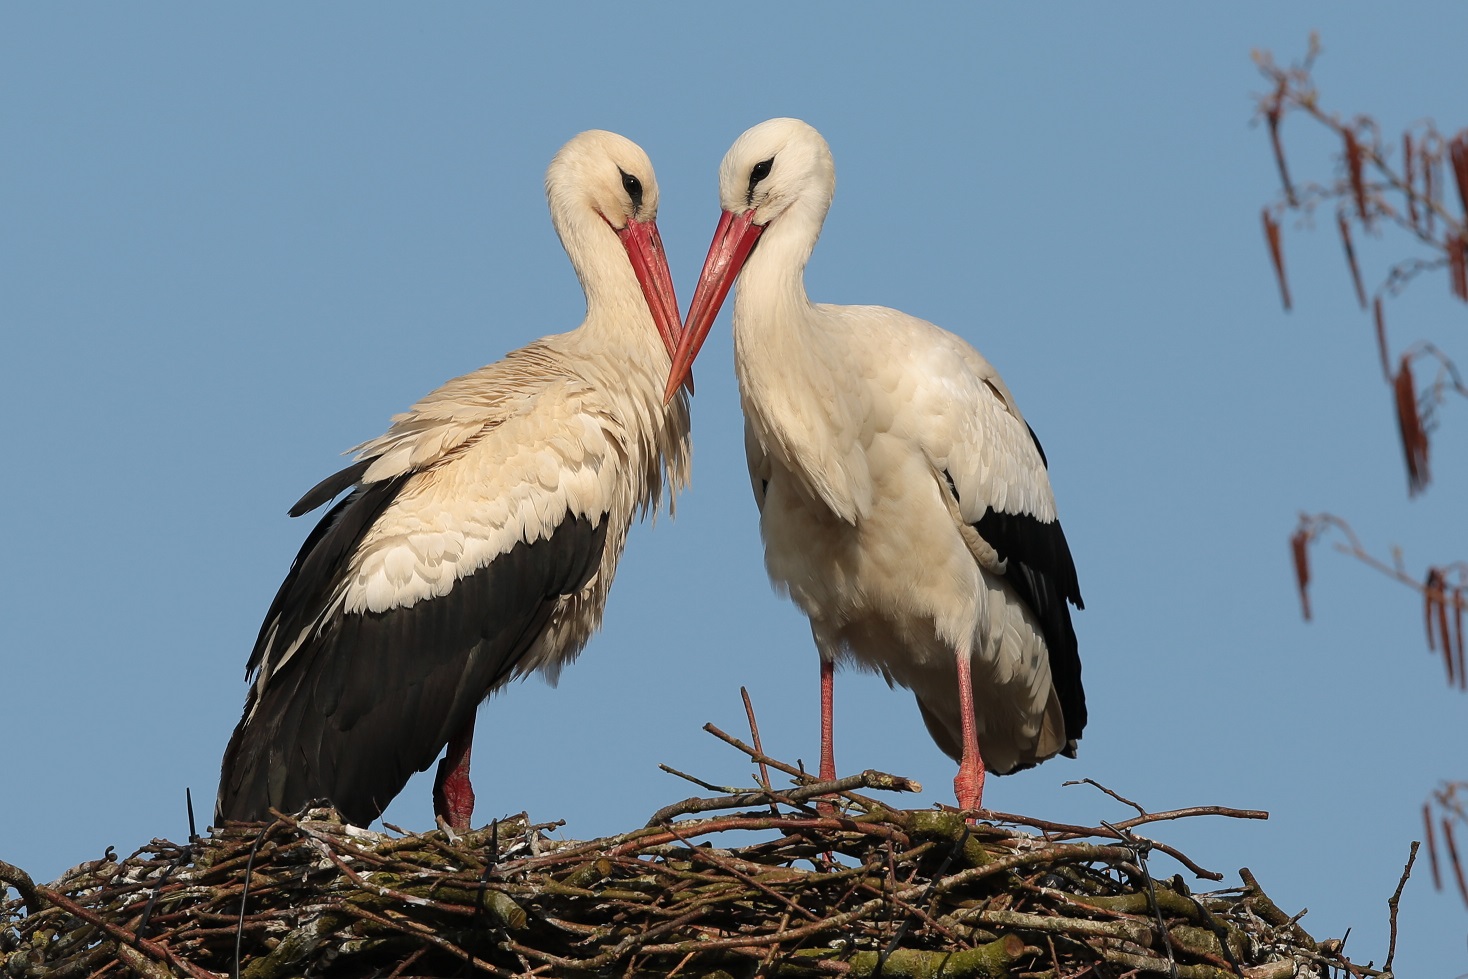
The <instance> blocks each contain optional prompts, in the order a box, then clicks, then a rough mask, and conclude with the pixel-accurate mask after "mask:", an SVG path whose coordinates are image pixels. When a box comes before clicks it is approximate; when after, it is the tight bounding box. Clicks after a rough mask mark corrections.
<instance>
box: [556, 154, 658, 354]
mask: <svg viewBox="0 0 1468 979" xmlns="http://www.w3.org/2000/svg"><path fill="white" fill-rule="evenodd" d="M545 196H546V200H547V201H548V202H549V203H550V212H551V222H552V223H553V224H554V225H555V228H556V234H557V235H559V236H560V239H561V244H562V245H563V246H564V247H565V249H566V254H567V255H568V256H569V257H570V259H571V264H572V265H573V266H574V267H575V268H576V276H577V278H579V279H580V280H581V285H582V288H584V289H585V290H586V296H587V302H588V304H589V305H590V304H593V303H595V301H596V299H597V293H598V291H599V290H600V289H602V288H604V287H603V286H602V285H601V283H602V282H603V281H605V280H606V279H607V278H608V276H609V274H610V275H616V274H621V275H625V274H626V273H625V271H620V270H622V269H625V266H623V265H621V262H622V257H621V252H625V253H626V258H627V261H629V262H630V263H631V266H632V272H633V274H634V275H635V276H636V277H637V284H638V286H639V287H641V289H642V296H643V299H644V300H645V301H646V303H647V308H648V312H650V313H651V314H652V319H653V322H654V323H655V324H656V325H657V329H658V333H659V335H660V336H661V337H662V340H663V345H664V346H665V347H666V348H667V350H668V353H669V355H670V356H671V355H672V353H673V350H674V348H675V347H676V346H677V343H678V337H679V334H680V333H681V332H682V331H681V329H680V320H679V316H678V299H677V296H676V295H675V294H674V292H673V276H672V274H671V273H670V272H669V271H668V258H667V255H666V254H665V253H664V252H663V239H662V237H661V236H660V235H659V234H658V225H657V214H658V181H657V177H656V176H655V175H654V174H653V171H652V161H651V160H649V159H648V158H647V154H646V153H644V152H643V150H642V147H640V146H638V145H637V144H636V143H634V142H632V140H630V139H628V138H627V137H625V136H618V135H617V134H616V133H609V132H606V131H604V130H600V129H593V130H589V131H588V132H584V133H581V134H579V135H577V136H575V137H573V138H572V139H571V141H570V142H568V143H567V144H566V145H565V146H562V147H561V149H560V151H559V152H557V153H556V155H555V158H554V159H553V160H551V163H550V167H549V168H548V169H547V170H546V172H545ZM612 235H615V236H616V238H617V239H618V240H620V242H621V249H617V248H614V247H607V245H609V244H610V242H611V240H612Z"/></svg>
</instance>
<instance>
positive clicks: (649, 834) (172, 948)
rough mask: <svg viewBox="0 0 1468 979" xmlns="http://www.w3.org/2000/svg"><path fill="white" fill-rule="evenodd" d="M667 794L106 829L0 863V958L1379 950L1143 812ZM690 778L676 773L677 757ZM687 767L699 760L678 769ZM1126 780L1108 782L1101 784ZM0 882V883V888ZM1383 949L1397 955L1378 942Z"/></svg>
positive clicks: (1197, 967) (198, 967)
mask: <svg viewBox="0 0 1468 979" xmlns="http://www.w3.org/2000/svg"><path fill="white" fill-rule="evenodd" d="M714 730H715V732H716V734H717V735H718V736H719V737H722V738H723V739H724V740H726V741H728V742H729V743H730V744H733V745H735V746H736V747H739V748H741V749H742V750H744V751H746V752H747V753H748V754H749V755H750V757H751V758H752V759H753V760H755V761H756V762H758V763H760V765H761V771H762V773H767V771H768V768H776V769H779V770H781V771H786V772H788V773H790V774H791V775H793V776H794V777H795V781H796V783H797V784H796V786H795V787H794V788H791V789H787V790H784V791H776V790H772V789H771V788H770V787H769V786H770V781H769V778H768V775H767V774H763V777H762V778H761V779H760V781H761V785H760V786H758V787H755V788H751V789H746V790H728V791H725V790H724V787H720V786H710V785H707V783H703V782H699V784H700V785H704V786H705V787H706V788H708V789H710V790H713V791H717V792H721V793H722V794H720V795H717V796H711V797H697V798H692V799H688V800H685V801H684V802H681V803H678V804H676V805H672V806H668V807H667V808H665V809H663V810H661V811H659V812H658V813H656V814H655V815H654V816H653V818H652V819H651V820H650V821H649V823H648V824H647V825H646V826H644V827H641V828H639V829H636V830H633V831H631V832H627V833H623V834H621V835H617V836H611V837H607V838H604V839H599V840H592V841H586V842H576V841H566V840H557V839H552V838H551V837H550V836H548V832H549V831H550V830H552V829H554V828H555V827H556V826H558V825H560V824H558V823H555V824H546V823H540V824H537V823H535V822H534V821H532V820H531V819H530V818H529V817H527V816H526V815H523V814H522V815H519V816H515V817H511V818H508V819H503V820H499V821H497V822H496V823H494V824H492V825H490V826H488V827H485V828H484V829H480V830H475V831H472V832H469V833H466V834H463V835H459V836H453V835H451V834H448V833H445V832H443V831H441V830H435V831H432V832H428V833H422V834H405V833H401V831H398V830H396V829H395V828H391V827H390V829H392V830H393V831H392V832H391V833H383V834H379V833H371V832H367V831H364V830H360V829H356V828H353V827H349V826H347V825H345V824H344V823H343V822H342V821H341V820H340V819H339V818H338V817H337V816H336V815H335V814H334V813H333V812H332V811H330V810H309V811H307V812H305V813H303V814H299V815H286V814H279V815H278V816H277V818H275V819H274V821H272V822H270V823H253V824H248V823H232V824H228V825H226V826H224V827H221V828H217V829H215V830H214V832H213V834H212V835H210V836H208V837H200V838H196V839H194V840H193V841H191V842H190V843H187V844H175V843H169V842H166V841H162V840H155V841H153V842H152V843H151V844H149V845H148V846H145V847H143V848H142V849H141V850H139V851H138V852H137V853H135V854H133V855H132V856H131V857H128V858H126V859H123V860H119V859H117V857H116V856H115V855H114V854H113V853H112V852H111V851H110V850H109V851H108V853H107V854H106V855H105V856H104V857H103V858H102V859H100V860H95V861H92V862H89V863H85V864H82V865H81V866H79V867H77V868H75V869H74V870H72V871H70V872H68V873H67V874H66V875H64V876H63V877H62V878H61V879H60V880H59V881H57V882H56V883H54V884H51V885H49V886H45V885H36V884H33V883H32V882H31V881H30V879H29V878H27V877H26V876H25V875H24V874H23V873H20V872H19V871H17V870H16V869H15V868H12V867H9V866H8V865H3V864H0V878H3V879H4V880H5V882H6V883H8V884H9V885H10V886H11V887H13V888H15V890H16V891H17V892H18V893H19V894H20V897H19V898H18V899H15V900H11V901H8V902H5V903H0V975H5V976H10V977H14V979H22V977H32V976H34V977H43V976H44V977H46V979H67V977H76V979H82V977H98V979H100V977H104V976H126V975H141V976H148V977H165V976H180V975H182V976H193V977H200V979H202V977H217V976H231V977H233V976H238V977H240V979H275V977H283V976H313V977H322V979H330V977H337V976H341V977H347V976H350V977H368V976H373V977H382V979H396V977H405V976H444V977H449V976H477V975H491V976H503V977H510V976H527V975H549V976H566V977H578V976H605V975H620V976H627V977H640V976H683V977H689V979H697V977H713V976H728V977H735V976H753V975H764V976H875V975H885V976H954V977H957V976H989V977H1016V979H1018V977H1036V979H1038V977H1051V979H1059V977H1077V976H1083V975H1094V976H1098V977H1122V976H1127V975H1132V974H1137V973H1155V974H1160V975H1172V976H1178V977H1182V979H1227V977H1230V976H1233V977H1244V979H1275V977H1281V979H1282V977H1287V976H1301V977H1303V976H1319V977H1329V976H1331V975H1332V974H1333V971H1334V970H1340V972H1341V973H1342V974H1350V975H1355V976H1374V975H1383V974H1386V973H1384V972H1378V971H1377V970H1372V969H1366V968H1362V967H1360V966H1356V965H1353V964H1351V963H1350V962H1349V961H1347V960H1346V959H1345V958H1344V956H1343V954H1342V951H1341V943H1340V942H1337V941H1325V942H1317V941H1315V940H1314V939H1312V938H1311V937H1310V936H1309V935H1308V934H1307V933H1306V932H1305V931H1304V930H1303V929H1302V928H1301V927H1300V925H1299V924H1298V922H1297V921H1296V920H1294V919H1293V918H1291V917H1290V916H1289V915H1287V914H1285V913H1284V912H1283V911H1281V910H1280V909H1279V908H1278V907H1276V906H1275V905H1274V903H1273V902H1271V901H1270V900H1269V898H1268V897H1267V896H1265V894H1264V892H1263V891H1262V890H1261V889H1260V887H1259V885H1258V883H1257V882H1256V881H1255V879H1254V878H1253V876H1252V875H1251V874H1249V872H1248V871H1247V870H1245V871H1243V872H1242V886H1241V887H1235V888H1231V889H1228V890H1222V891H1214V892H1211V893H1194V892H1192V891H1191V890H1190V889H1189V888H1188V886H1187V885H1186V884H1185V883H1184V882H1183V880H1182V878H1181V876H1180V875H1179V876H1174V877H1172V878H1170V879H1161V878H1158V877H1154V876H1153V875H1152V873H1151V872H1149V869H1148V857H1149V854H1150V853H1152V852H1155V851H1161V852H1167V853H1169V854H1170V855H1171V856H1173V857H1175V858H1176V859H1178V860H1180V861H1181V862H1182V863H1183V864H1184V866H1187V867H1188V868H1189V869H1190V870H1192V872H1193V873H1195V874H1199V875H1201V876H1204V877H1208V878H1214V879H1221V877H1220V875H1217V874H1213V873H1211V872H1209V871H1206V870H1203V869H1202V868H1200V867H1197V865H1195V864H1193V862H1192V861H1191V860H1190V859H1188V858H1187V857H1186V856H1185V855H1183V854H1181V853H1178V852H1177V851H1176V850H1173V849H1171V848H1169V847H1167V846H1165V845H1164V844H1161V843H1157V842H1155V841H1151V840H1148V839H1145V838H1143V837H1142V836H1139V835H1137V834H1136V833H1135V832H1134V830H1135V829H1136V828H1137V827H1138V826H1140V825H1142V824H1145V823H1152V822H1156V821H1158V820H1163V819H1173V818H1192V817H1195V816H1198V815H1205V814H1209V815H1224V816H1259V815H1262V814H1258V813H1248V812H1236V811H1232V810H1222V809H1217V808H1212V807H1210V808H1206V809H1197V810H1180V811H1175V812H1171V813H1155V814H1146V813H1143V814H1141V815H1139V816H1138V817H1136V818H1133V819H1130V820H1127V821H1125V822H1122V823H1117V824H1105V825H1103V826H1100V827H1078V826H1064V825H1058V824H1054V823H1049V822H1045V821H1042V820H1034V819H1027V818H1023V817H1019V816H1011V815H1005V814H997V813H987V814H985V816H986V817H987V818H986V819H985V820H984V821H982V822H977V823H974V822H969V821H966V820H965V819H964V818H963V817H962V816H961V815H960V814H958V813H956V812H952V811H944V810H901V809H897V808H893V807H889V806H887V805H884V804H882V803H881V802H878V801H876V800H875V799H872V798H870V797H868V796H866V795H863V794H861V791H860V790H873V789H881V790H897V791H901V790H912V789H915V788H916V786H915V785H913V783H911V782H909V781H908V780H906V779H902V778H898V777H896V776H891V775H886V774H882V773H879V772H872V771H868V772H863V773H862V774H860V775H855V776H851V777H848V778H843V779H840V780H837V781H835V782H817V781H816V780H814V779H812V778H811V777H810V776H807V775H804V773H802V772H800V771H799V770H798V769H795V768H791V767H790V766H786V765H782V764H780V763H779V762H776V761H774V760H773V759H770V758H767V757H765V756H764V755H763V754H762V753H760V752H759V751H758V750H757V748H755V747H750V746H746V745H744V744H742V743H741V742H740V741H738V740H737V739H735V738H732V737H729V736H728V735H725V734H723V733H722V732H717V730H716V729H714ZM685 777H686V776H685ZM694 781H698V780H696V779H695V780H694ZM1118 798H1119V797H1118ZM3 896H4V894H3V892H0V897H3ZM1388 968H1389V966H1388Z"/></svg>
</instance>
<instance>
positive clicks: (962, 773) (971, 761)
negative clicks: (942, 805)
mask: <svg viewBox="0 0 1468 979" xmlns="http://www.w3.org/2000/svg"><path fill="white" fill-rule="evenodd" d="M966 647H967V644H964V645H963V646H960V647H959V648H958V655H957V659H958V710H959V714H960V715H961V716H962V718H963V759H962V760H961V761H960V762H959V763H958V774H957V775H955V776H954V777H953V791H954V794H956V795H957V796H958V807H959V808H960V809H980V808H982V806H981V801H982V800H983V798H984V759H983V756H981V755H980V754H979V730H978V722H977V721H976V720H975V719H974V681H973V673H972V668H971V666H970V665H969V651H968V649H967V648H966Z"/></svg>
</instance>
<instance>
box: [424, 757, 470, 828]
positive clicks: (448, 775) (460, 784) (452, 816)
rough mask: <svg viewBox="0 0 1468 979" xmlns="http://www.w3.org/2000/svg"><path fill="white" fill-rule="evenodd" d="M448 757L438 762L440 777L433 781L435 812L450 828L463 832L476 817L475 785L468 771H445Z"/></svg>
mask: <svg viewBox="0 0 1468 979" xmlns="http://www.w3.org/2000/svg"><path fill="white" fill-rule="evenodd" d="M447 761H448V759H444V761H441V762H439V763H438V778H436V779H435V780H434V782H433V814H434V815H435V816H438V817H439V818H441V819H442V820H443V821H444V823H445V824H447V826H448V827H449V829H451V830H453V831H454V832H455V833H462V832H464V831H466V830H467V829H468V828H469V820H470V819H472V818H473V817H474V786H473V785H470V784H469V773H468V772H467V771H447V772H446V771H445V770H444V769H445V768H446V767H447V765H446V763H447Z"/></svg>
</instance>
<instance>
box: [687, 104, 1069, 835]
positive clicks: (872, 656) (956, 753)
mask: <svg viewBox="0 0 1468 979" xmlns="http://www.w3.org/2000/svg"><path fill="white" fill-rule="evenodd" d="M834 192H835V167H834V164H833V162H832V159H831V154H830V150H829V148H828V147H827V145H826V142H825V140H824V139H822V138H821V136H820V134H819V133H817V132H816V131H815V130H814V129H812V128H811V127H810V126H808V125H806V124H805V123H803V122H800V121H799V120H795V119H772V120H770V121H768V122H765V123H762V124H760V125H758V126H756V127H754V128H753V129H751V130H749V131H748V132H746V133H745V134H744V135H742V136H741V137H739V139H738V140H737V141H735V143H734V145H733V147H732V148H731V149H730V150H729V153H728V155H726V156H725V157H724V161H723V163H722V165H721V166H720V171H719V194H720V202H721V205H722V207H723V211H724V214H723V217H722V219H721V222H720V225H719V229H718V231H717V232H716V234H715V236H714V242H713V244H712V246H711V247H710V249H709V256H708V259H707V260H706V262H705V264H704V269H703V274H702V276H701V278H700V281H699V284H698V290H697V293H696V294H695V296H694V298H693V302H692V305H691V307H690V309H689V313H688V319H687V324H686V327H685V331H684V335H683V340H682V342H681V344H680V345H679V348H678V351H677V352H676V353H675V354H674V366H673V371H672V373H671V375H670V378H669V384H668V391H669V393H671V392H673V391H674V390H676V388H677V385H678V384H679V383H680V381H681V380H682V379H683V377H684V373H683V371H684V370H685V369H686V368H687V367H688V366H689V365H691V363H692V361H693V358H694V357H695V356H696V354H697V351H698V347H699V345H700V344H701V343H702V342H703V338H704V337H705V336H706V335H707V332H708V330H709V328H710V327H711V326H712V324H713V320H714V318H715V316H716V315H717V313H718V310H719V306H720V304H721V303H722V301H723V298H724V296H725V295H726V294H727V291H728V289H729V287H730V285H731V284H732V283H733V280H734V278H735V277H736V276H737V277H738V280H739V288H738V294H737V297H736V299H735V303H734V366H735V373H736V374H737V376H738V380H739V390H740V398H741V403H742V405H743V408H744V418H745V450H746V455H747V458H748V462H749V471H750V478H751V481H752V483H753V488H754V493H755V499H756V502H757V503H758V504H759V507H760V515H761V516H760V532H761V535H762V536H763V538H764V541H765V563H766V567H767V569H768V570H769V573H770V577H771V579H772V580H773V581H774V582H775V584H776V586H777V587H779V588H780V589H782V590H784V591H786V592H788V594H789V595H790V597H791V598H792V599H793V600H794V601H795V603H796V604H797V605H799V606H800V608H801V609H802V610H803V611H804V612H805V614H806V615H807V616H808V617H809V619H810V623H811V632H812V634H813V635H814V638H815V642H816V646H817V649H818V650H819V652H820V656H821V662H822V693H823V696H822V707H823V709H822V764H821V773H822V775H823V777H834V775H835V768H834V760H833V757H832V747H831V716H830V715H831V669H832V666H833V664H834V663H836V662H838V661H842V660H850V661H853V662H855V663H856V664H857V665H859V666H861V667H864V668H867V669H872V670H876V671H879V672H881V673H882V674H883V675H884V676H886V677H887V678H888V680H889V681H890V682H895V683H899V684H901V685H902V686H904V687H908V688H910V689H911V690H912V691H913V692H914V694H915V695H916V697H917V701H918V706H919V709H920V710H921V712H922V715H923V719H924V721H925V722H926V724H927V726H928V730H929V731H930V733H931V734H932V736H933V738H934V740H935V741H936V742H937V743H938V745H939V747H941V748H942V749H943V750H944V751H945V752H947V753H948V754H949V755H951V756H953V757H954V758H956V759H960V768H959V775H958V777H957V778H956V779H955V780H954V785H955V790H956V792H957V794H958V797H959V802H960V804H961V805H963V806H964V807H965V808H978V807H979V805H980V801H981V797H982V788H983V779H984V773H985V770H986V769H992V770H994V771H995V772H997V773H1005V772H1009V771H1013V770H1015V769H1017V768H1021V767H1027V766H1029V765H1033V764H1036V763H1038V762H1040V761H1043V760H1044V759H1046V758H1049V757H1051V756H1052V755H1054V754H1056V753H1058V752H1062V751H1064V752H1066V753H1073V752H1074V749H1075V739H1076V738H1078V737H1079V736H1080V733H1081V729H1082V728H1083V727H1084V725H1085V718H1086V712H1085V697H1084V693H1083V691H1082V687H1081V680H1080V660H1079V657H1078V655H1077V651H1076V639H1075V633H1074V631H1073V629H1072V628H1071V623H1070V614H1069V610H1068V609H1067V607H1066V606H1067V602H1070V603H1071V604H1074V605H1076V606H1077V607H1080V605H1081V598H1080V589H1079V585H1078V584H1077V582H1076V575H1075V567H1074V564H1073V562H1072V560H1071V556H1070V549H1069V546H1068V544H1067V543H1066V540H1065V536H1064V533H1063V532H1062V531H1061V528H1060V523H1059V521H1058V519H1057V516H1056V509H1055V499H1054V496H1053V494H1052V492H1051V487H1050V480H1049V476H1048V473H1047V470H1046V463H1045V459H1044V456H1043V454H1042V452H1041V450H1040V446H1039V442H1038V440H1036V439H1035V437H1034V435H1033V433H1032V432H1031V431H1030V429H1029V426H1028V425H1027V424H1026V423H1025V420H1024V417H1023V416H1022V415H1021V414H1020V412H1019V408H1018V406H1017V405H1016V404H1015V402H1014V399H1013V397H1011V395H1010V393H1009V390H1008V388H1006V387H1005V385H1004V382H1003V381H1002V380H1001V379H1000V377H999V375H998V373H997V372H996V371H995V370H994V368H993V367H992V366H990V364H989V363H988V361H986V360H985V359H984V358H983V357H982V356H980V355H979V353H978V352H977V351H976V350H974V349H973V347H971V346H970V345H969V344H968V343H966V342H964V341H963V340H962V339H960V338H959V337H957V336H954V335H953V334H951V333H948V332H947V331H945V330H942V329H939V328H938V327H936V326H934V325H933V324H931V323H928V322H925V321H923V320H920V319H917V318H915V317H912V316H908V315H907V314H905V313H901V312H898V311H896V310H892V309H886V308H884V307H879V306H833V305H826V304H817V303H812V302H811V301H810V300H809V299H808V298H807V296H806V292H805V285H804V270H805V265H806V262H807V261H808V260H809V258H810V254H811V250H812V249H813V248H814V246H815V242H816V239H817V238H818V237H819V235H820V229H821V224H822V222H823V221H824V220H825V216H826V211H827V209H828V208H829V206H830V203H831V199H832V196H833V194H834Z"/></svg>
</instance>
